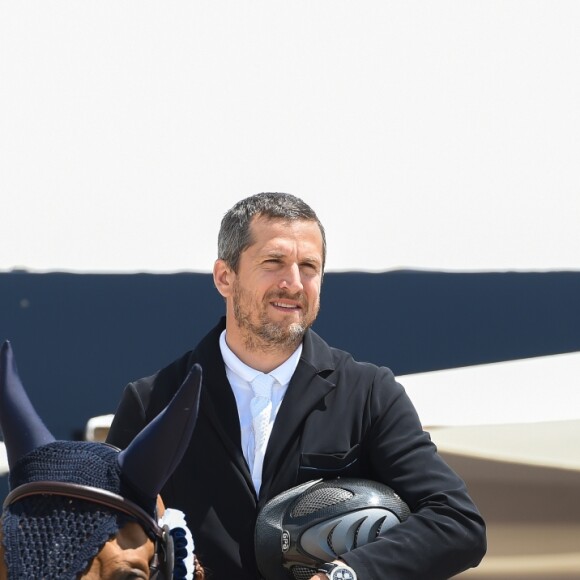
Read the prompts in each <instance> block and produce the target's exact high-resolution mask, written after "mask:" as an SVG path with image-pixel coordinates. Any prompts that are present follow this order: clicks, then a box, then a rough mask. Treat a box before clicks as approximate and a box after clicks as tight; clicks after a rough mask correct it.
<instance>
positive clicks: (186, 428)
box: [118, 364, 202, 499]
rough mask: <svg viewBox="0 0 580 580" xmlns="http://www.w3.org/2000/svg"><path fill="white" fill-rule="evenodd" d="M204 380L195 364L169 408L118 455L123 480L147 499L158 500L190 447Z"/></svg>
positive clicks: (199, 368)
mask: <svg viewBox="0 0 580 580" xmlns="http://www.w3.org/2000/svg"><path fill="white" fill-rule="evenodd" d="M201 378H202V371H201V367H200V366H199V365H198V364H195V365H193V367H192V369H191V370H190V371H189V374H188V375H187V377H186V379H185V381H183V383H182V384H181V386H180V387H179V389H178V391H177V392H176V393H175V395H174V396H173V399H171V401H170V402H169V404H168V405H167V407H165V409H164V410H163V411H161V413H159V415H157V417H155V419H153V421H151V423H149V424H148V425H146V426H145V427H144V428H143V430H142V431H141V432H140V433H139V434H138V435H137V436H136V437H135V438H134V439H133V441H131V443H130V444H129V446H128V447H127V448H126V449H124V450H123V451H121V452H120V453H119V458H118V461H119V465H120V466H121V471H122V473H123V477H124V478H125V480H126V481H127V482H128V483H130V484H131V486H132V487H133V488H135V489H137V490H138V491H139V492H140V493H142V494H143V495H144V496H145V497H148V498H151V499H153V498H156V497H157V495H158V494H159V492H160V491H161V489H162V488H163V486H164V485H165V483H166V481H167V480H168V479H169V477H170V476H171V474H172V473H173V471H174V470H175V468H176V467H177V465H178V463H179V462H180V461H181V458H182V457H183V454H184V453H185V450H186V448H187V446H188V445H189V440H190V439H191V435H192V433H193V429H194V427H195V423H196V421H197V414H198V411H199V398H200V393H201Z"/></svg>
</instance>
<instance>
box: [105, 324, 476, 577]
mask: <svg viewBox="0 0 580 580" xmlns="http://www.w3.org/2000/svg"><path fill="white" fill-rule="evenodd" d="M224 328H225V319H222V320H221V321H220V323H219V324H218V326H216V327H215V328H214V329H213V330H212V331H211V332H210V333H209V334H208V335H207V336H206V337H205V338H204V339H203V340H202V341H201V342H200V343H199V345H198V346H197V347H196V348H195V349H194V350H193V351H190V352H188V353H186V354H185V355H184V356H182V357H181V358H179V359H178V360H176V361H175V362H173V363H172V364H170V365H169V366H167V367H165V368H164V369H162V370H161V371H159V372H158V373H157V374H155V375H153V376H151V377H146V378H143V379H140V380H138V381H136V382H133V383H130V384H129V385H128V386H127V387H126V388H125V391H124V393H123V396H122V399H121V401H120V404H119V407H118V409H117V412H116V414H115V418H114V420H113V424H112V426H111V430H110V432H109V436H108V441H109V442H110V443H112V444H114V445H117V446H118V447H121V448H123V447H125V446H126V445H127V444H128V443H129V442H130V441H131V439H132V438H133V437H134V436H135V435H136V434H137V433H138V432H139V431H140V430H141V428H142V427H143V426H144V425H145V424H146V423H147V422H148V421H150V420H151V419H153V418H154V417H155V416H156V415H157V413H159V412H160V411H161V410H162V409H163V408H164V407H165V405H166V404H167V403H168V402H169V400H170V399H171V397H172V395H173V394H174V393H175V391H176V389H177V388H178V387H179V385H180V384H181V382H182V381H183V380H184V378H185V376H186V374H187V372H188V370H189V369H190V368H191V366H192V365H193V364H194V363H196V362H197V363H199V364H201V366H202V368H203V390H202V395H201V403H200V415H199V419H198V423H197V425H196V427H195V430H194V433H193V437H192V440H191V443H190V445H189V448H188V450H187V452H186V454H185V457H184V459H183V460H182V462H181V464H180V465H179V467H178V468H177V469H176V471H175V472H174V474H173V476H172V477H171V478H170V480H169V481H168V483H167V484H166V486H165V488H164V489H163V491H162V496H163V498H164V501H165V504H166V505H168V506H170V507H174V508H178V509H181V510H183V511H184V512H185V514H186V516H187V520H188V523H189V526H190V528H191V530H192V532H193V536H194V539H195V543H196V553H197V555H198V557H199V559H200V561H201V563H202V564H203V565H204V566H205V568H206V571H207V573H208V576H209V578H210V579H211V578H213V579H215V580H250V579H251V580H255V579H256V578H259V574H258V571H257V568H256V563H255V557H254V543H253V539H254V524H255V521H256V515H257V511H258V509H259V507H260V506H261V505H263V503H264V502H265V501H267V500H268V499H270V498H272V497H274V496H275V495H277V494H278V493H280V492H282V491H284V490H287V489H289V488H291V487H293V486H295V485H297V484H299V483H302V482H305V481H309V480H312V479H318V478H320V477H323V478H331V477H336V476H348V477H361V478H368V479H374V480H378V481H382V482H383V483H385V484H387V485H389V486H391V487H392V488H393V489H394V490H395V491H396V492H397V493H398V494H399V495H400V496H401V497H402V499H403V500H404V501H405V502H406V503H407V504H408V505H409V507H410V509H411V511H412V512H413V514H412V515H411V516H410V517H409V519H408V520H407V521H406V522H405V523H403V524H400V525H398V526H395V527H394V528H391V529H389V530H387V532H385V533H384V534H382V535H381V536H379V537H378V538H377V540H376V541H374V542H371V543H370V544H367V545H366V546H362V547H360V548H357V549H355V550H353V551H351V552H349V553H348V554H346V555H345V556H344V560H346V561H347V562H348V563H349V564H350V565H351V566H352V567H353V568H354V569H355V570H356V572H357V573H358V576H359V580H385V579H411V578H416V579H421V580H426V579H428V580H431V579H437V578H449V577H451V576H453V575H454V574H457V573H459V572H460V571H462V570H464V569H466V568H469V567H472V566H476V565H477V564H478V563H479V561H480V560H481V558H482V557H483V555H484V553H485V549H486V540H485V525H484V522H483V520H482V518H481V516H480V514H479V513H478V511H477V509H476V507H475V506H474V504H473V502H472V501H471V499H470V498H469V496H468V494H467V491H466V488H465V485H464V483H463V481H462V480H461V479H460V478H459V477H458V476H457V475H456V474H455V473H454V472H453V471H452V470H451V469H450V468H449V467H448V466H447V465H446V464H445V463H444V461H443V460H442V459H441V457H440V456H439V455H438V454H437V451H436V448H435V446H434V444H433V443H432V442H431V440H430V437H429V435H428V434H427V433H425V432H424V431H423V430H422V427H421V424H420V421H419V418H418V416H417V413H416V411H415V409H414V407H413V405H412V403H411V401H410V400H409V398H408V397H407V395H406V393H405V391H404V389H403V387H402V386H401V385H399V384H398V383H397V382H396V381H395V379H394V376H393V374H392V372H391V371H390V370H389V369H387V368H385V367H378V366H376V365H373V364H370V363H362V362H357V361H355V360H353V358H352V356H351V355H350V354H348V353H346V352H344V351H340V350H337V349H334V348H331V347H330V346H329V345H328V344H326V342H324V341H323V340H322V339H321V338H320V337H319V336H318V335H317V334H316V333H314V332H313V331H311V330H309V331H308V332H307V333H306V335H305V338H304V345H303V350H302V356H301V359H300V362H299V363H298V367H297V369H296V372H295V374H294V376H293V377H292V380H291V382H290V385H289V387H288V390H287V393H286V396H285V397H284V400H283V402H282V405H281V407H280V410H279V412H278V416H277V418H276V422H275V424H274V428H273V430H272V434H271V437H270V441H269V443H268V448H267V451H266V457H265V460H264V470H263V483H262V487H261V491H260V497H259V498H258V497H256V493H255V490H254V487H253V484H252V480H251V476H250V472H249V469H248V466H247V464H246V461H245V459H244V456H243V454H242V449H241V436H240V423H239V419H238V412H237V407H236V402H235V398H234V395H233V392H232V390H231V387H230V385H229V382H228V380H227V378H226V373H225V367H224V362H223V359H222V356H221V352H220V349H219V335H220V333H221V332H222V330H223V329H224ZM168 453H171V450H170V449H168ZM151 468H152V469H154V468H155V467H154V466H153V465H152V466H151Z"/></svg>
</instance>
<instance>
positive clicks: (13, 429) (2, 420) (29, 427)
mask: <svg viewBox="0 0 580 580" xmlns="http://www.w3.org/2000/svg"><path fill="white" fill-rule="evenodd" d="M0 427H2V433H3V435H4V443H5V445H6V453H7V455H8V466H9V468H10V469H12V467H13V466H14V464H15V463H16V461H17V460H18V459H20V458H21V457H23V456H24V455H26V454H27V453H29V452H30V451H33V450H34V449H36V448H37V447H41V446H42V445H46V444H47V443H52V442H53V441H54V440H55V439H54V437H53V436H52V434H51V433H50V431H49V430H48V429H47V427H46V426H45V424H44V423H43V422H42V419H41V418H40V417H39V416H38V414H37V413H36V410H35V409H34V407H33V406H32V403H31V402H30V399H29V398H28V395H27V394H26V391H25V390H24V386H23V385H22V381H21V380H20V376H19V375H18V369H17V368H16V361H15V359H14V353H13V352H12V345H11V344H10V342H9V341H7V340H6V341H4V343H3V344H2V348H0Z"/></svg>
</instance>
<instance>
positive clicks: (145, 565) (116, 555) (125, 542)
mask: <svg viewBox="0 0 580 580" xmlns="http://www.w3.org/2000/svg"><path fill="white" fill-rule="evenodd" d="M154 553H155V546H154V543H153V540H151V539H150V538H149V537H148V536H147V534H146V533H145V532H144V531H143V528H141V526H140V525H139V524H137V523H134V522H129V523H127V524H125V526H123V527H122V528H121V529H120V530H119V531H118V532H117V534H116V535H115V537H114V538H111V539H110V540H109V541H108V542H106V543H105V545H104V546H103V547H102V548H101V550H100V551H99V553H98V554H97V555H96V556H95V558H94V559H93V561H92V562H91V565H90V567H89V568H88V569H87V571H86V572H85V573H84V574H83V575H82V576H81V577H80V578H81V580H108V579H113V578H117V577H118V574H119V571H130V570H132V571H139V570H140V571H141V572H142V573H143V578H149V563H150V562H151V560H152V558H153V556H154Z"/></svg>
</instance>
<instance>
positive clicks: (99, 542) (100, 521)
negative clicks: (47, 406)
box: [0, 342, 202, 580]
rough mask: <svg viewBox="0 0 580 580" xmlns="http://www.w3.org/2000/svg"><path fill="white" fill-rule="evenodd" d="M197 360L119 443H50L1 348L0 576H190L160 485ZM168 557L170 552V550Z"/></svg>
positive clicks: (180, 534) (175, 453) (188, 543)
mask: <svg viewBox="0 0 580 580" xmlns="http://www.w3.org/2000/svg"><path fill="white" fill-rule="evenodd" d="M200 391H201V367H199V365H194V366H193V367H192V369H191V371H190V372H189V374H188V376H187V378H186V379H185V381H184V382H183V384H182V385H181V386H180V388H179V389H178V391H177V392H176V393H175V395H174V397H173V398H172V400H171V401H170V402H169V404H168V405H167V407H166V408H165V409H164V410H163V411H162V412H161V413H160V414H159V415H158V416H157V417H156V418H155V419H154V420H153V421H152V422H151V423H149V424H148V425H146V426H145V427H144V429H143V430H142V431H141V432H140V433H139V434H138V435H137V436H136V437H135V439H134V440H133V441H132V442H131V444H130V445H129V446H128V447H127V448H126V449H124V450H122V451H119V450H118V449H116V448H114V447H112V446H110V445H107V444H105V443H97V442H90V441H57V440H56V439H55V438H54V437H53V436H52V434H51V433H50V431H49V430H48V428H47V427H46V426H45V425H44V423H43V421H42V420H41V419H40V417H39V416H38V414H37V413H36V411H35V409H34V407H33V405H32V403H31V401H30V399H29V398H28V396H27V394H26V391H25V389H24V387H23V385H22V382H21V380H20V377H19V375H18V370H17V367H16V362H15V360H14V355H13V352H12V347H11V345H10V343H9V342H5V343H4V344H3V345H2V347H1V349H0V426H1V428H2V432H3V436H4V442H5V445H6V451H7V455H8V465H9V468H10V475H9V482H10V492H9V494H8V496H7V497H6V500H5V502H4V509H3V512H2V545H1V546H0V556H3V557H0V580H1V579H3V578H49V579H51V578H58V579H59V580H78V579H79V578H82V579H84V580H97V579H101V580H105V579H107V580H113V579H115V580H123V579H125V580H137V579H139V580H146V579H149V578H158V579H164V580H165V579H169V578H193V577H194V576H195V577H196V578H197V577H198V576H196V574H201V573H202V572H201V569H200V568H199V565H198V564H197V562H196V561H195V556H194V555H193V540H192V538H191V534H190V532H189V530H188V529H187V525H186V522H185V520H184V517H183V514H182V512H180V511H179V510H172V509H167V510H165V507H164V506H163V502H162V500H161V498H160V495H159V494H160V491H161V489H162V487H163V485H164V484H165V483H166V481H167V480H168V478H169V477H170V476H171V474H172V473H173V471H174V470H175V468H176V466H177V465H178V463H179V462H180V460H181V458H182V456H183V454H184V452H185V449H186V448H187V445H188V443H189V440H190V438H191V434H192V432H193V429H194V427H195V423H196V419H197V412H198V408H199V397H200ZM176 556H177V557H176Z"/></svg>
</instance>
